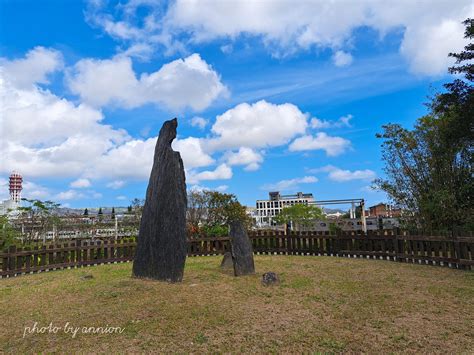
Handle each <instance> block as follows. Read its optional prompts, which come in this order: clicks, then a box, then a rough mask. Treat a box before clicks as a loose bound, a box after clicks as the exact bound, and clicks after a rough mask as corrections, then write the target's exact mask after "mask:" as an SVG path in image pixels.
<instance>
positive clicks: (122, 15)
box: [86, 0, 474, 75]
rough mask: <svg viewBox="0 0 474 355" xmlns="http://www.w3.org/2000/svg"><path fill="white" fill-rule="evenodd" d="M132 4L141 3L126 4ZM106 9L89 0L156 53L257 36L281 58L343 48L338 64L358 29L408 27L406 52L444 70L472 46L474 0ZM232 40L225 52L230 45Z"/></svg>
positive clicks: (420, 67) (118, 34)
mask: <svg viewBox="0 0 474 355" xmlns="http://www.w3.org/2000/svg"><path fill="white" fill-rule="evenodd" d="M130 3H132V4H134V5H133V6H130V7H129V6H127V5H128V4H130ZM139 8H142V10H143V9H145V10H148V11H147V12H146V15H145V16H144V18H141V19H139V16H140V15H139V14H141V13H143V11H138V9H139ZM125 9H128V10H125ZM105 11H106V10H105V6H103V5H102V2H96V1H90V4H89V7H88V11H87V12H86V18H87V20H88V21H89V23H91V24H92V25H94V26H97V27H100V28H102V29H103V30H104V31H105V32H106V33H108V34H109V35H111V36H112V37H113V38H115V39H118V40H120V41H121V42H122V43H125V44H126V45H128V46H129V47H130V48H134V47H135V46H142V47H144V46H148V47H151V48H153V49H154V50H155V51H156V50H157V46H163V47H164V48H165V50H166V52H167V53H168V54H169V53H173V52H176V51H183V50H184V45H183V43H186V42H187V43H191V44H195V43H199V42H208V41H212V40H215V39H218V40H222V39H227V40H230V41H232V42H234V41H236V40H237V39H244V40H245V39H246V38H248V37H252V36H253V37H256V38H258V39H261V41H262V43H263V44H264V46H265V47H266V48H267V49H268V51H270V52H271V53H272V54H273V55H274V56H287V55H291V54H294V53H296V52H298V51H308V50H311V49H316V50H317V49H320V48H329V49H331V50H333V51H335V53H336V54H335V56H334V58H333V60H334V61H335V64H336V65H343V64H344V65H347V64H349V61H350V59H349V58H350V57H349V56H348V54H347V53H346V51H347V50H350V49H352V47H353V45H354V41H353V37H354V33H355V31H356V30H357V29H359V28H362V27H368V28H371V29H373V30H375V31H377V32H378V33H379V34H380V36H381V37H383V36H385V35H386V34H387V33H389V32H399V33H403V38H402V41H401V45H400V52H401V54H402V55H403V56H404V57H405V58H406V59H407V61H408V63H409V66H410V68H411V69H412V70H413V71H414V72H416V73H421V74H428V75H437V74H442V73H445V72H446V69H447V66H448V65H449V63H452V58H450V59H448V58H447V55H448V53H449V52H457V51H459V50H461V49H462V48H463V46H464V45H466V44H467V41H466V40H463V39H462V37H463V29H462V26H461V25H460V23H461V21H463V20H464V19H466V18H468V17H473V16H474V5H473V3H472V1H471V0H456V1H410V0H401V1H396V2H394V1H391V0H383V1H374V0H359V1H346V0H335V1H331V2H330V3H328V2H327V1H322V0H316V1H296V2H295V1H291V0H280V1H257V2H256V1H238V0H230V1H225V2H219V3H216V2H215V1H205V2H201V1H188V0H177V1H175V2H173V3H172V4H171V5H170V6H169V7H168V9H167V10H165V11H164V10H163V7H162V5H160V4H159V2H153V3H151V2H146V3H140V4H139V5H136V4H135V1H134V0H132V1H129V2H128V3H127V2H121V3H120V5H118V6H116V7H115V8H114V9H113V10H112V11H110V13H106V12H105ZM112 14H113V15H114V16H116V17H115V18H114V16H113V15H112ZM137 24H140V25H137ZM227 46H229V45H225V46H222V48H221V50H222V51H226V50H228V49H227ZM147 50H148V51H149V49H147ZM141 51H145V50H144V49H143V48H142V49H141ZM141 51H138V50H137V49H134V51H132V52H138V53H140V52H141ZM337 53H339V54H337Z"/></svg>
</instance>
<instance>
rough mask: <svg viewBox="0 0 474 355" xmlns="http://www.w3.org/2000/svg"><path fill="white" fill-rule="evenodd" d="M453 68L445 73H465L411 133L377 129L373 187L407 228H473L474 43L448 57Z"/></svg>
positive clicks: (471, 27) (472, 29) (472, 28)
mask: <svg viewBox="0 0 474 355" xmlns="http://www.w3.org/2000/svg"><path fill="white" fill-rule="evenodd" d="M464 24H465V25H466V32H465V36H466V38H468V39H471V40H472V39H473V38H474V21H473V20H472V19H468V20H466V21H464ZM450 56H451V57H454V58H456V63H457V64H461V63H463V62H465V61H468V64H463V65H457V66H454V67H452V68H450V69H449V71H450V72H451V73H458V74H465V78H464V79H461V78H458V79H455V80H454V81H453V82H451V83H448V84H445V85H444V87H445V89H446V91H445V92H443V93H439V94H437V95H436V96H434V97H433V98H432V99H431V102H429V103H428V104H427V106H428V108H429V109H430V111H429V114H428V115H426V116H424V117H421V118H419V119H418V121H417V122H416V124H415V126H414V128H413V129H412V130H408V129H405V128H403V127H401V126H400V125H397V124H388V125H385V126H382V128H383V133H382V134H379V135H377V137H378V138H381V139H383V143H382V158H383V160H384V162H385V168H384V170H385V173H386V176H387V177H386V178H385V179H378V180H376V181H375V183H376V186H377V187H378V188H380V189H382V190H384V191H385V192H387V193H388V195H389V196H390V198H391V199H392V200H393V201H394V202H395V203H396V204H398V205H400V206H401V207H402V208H404V209H405V210H406V211H407V212H408V213H405V222H407V224H408V226H409V227H417V228H424V229H429V230H451V231H453V230H455V229H458V228H463V229H471V230H472V229H473V228H474V209H473V205H474V204H473V200H472V199H473V196H474V181H473V155H472V152H473V141H474V137H473V136H474V120H473V117H474V90H473V86H472V81H473V78H474V65H473V64H472V62H470V61H471V60H472V59H473V58H474V44H473V43H472V42H471V43H469V44H468V45H467V46H466V47H465V51H463V52H461V53H458V54H456V53H451V54H450Z"/></svg>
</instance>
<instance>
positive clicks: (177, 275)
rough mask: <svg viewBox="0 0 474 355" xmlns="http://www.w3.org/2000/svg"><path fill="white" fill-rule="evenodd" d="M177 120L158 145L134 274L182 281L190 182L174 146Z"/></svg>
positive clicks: (169, 123) (168, 126)
mask: <svg viewBox="0 0 474 355" xmlns="http://www.w3.org/2000/svg"><path fill="white" fill-rule="evenodd" d="M177 126H178V121H177V119H176V118H175V119H173V120H170V121H166V122H165V123H164V124H163V126H162V127H161V130H160V135H159V137H158V142H157V143H156V147H155V156H154V160H153V167H152V169H151V174H150V180H149V182H148V188H147V192H146V200H145V205H144V207H143V213H142V219H141V223H140V231H139V233H138V240H137V248H136V251H135V258H134V261H133V276H135V277H143V278H150V279H155V280H162V281H168V282H179V281H181V280H182V279H183V272H184V263H185V261H186V205H187V195H186V181H185V175H184V167H183V161H182V159H181V156H180V154H179V152H175V151H174V150H173V149H172V148H171V142H172V141H173V140H174V139H175V138H176V127H177Z"/></svg>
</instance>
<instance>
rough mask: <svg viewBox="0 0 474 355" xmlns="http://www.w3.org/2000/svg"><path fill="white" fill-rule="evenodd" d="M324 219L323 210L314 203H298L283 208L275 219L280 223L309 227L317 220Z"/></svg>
mask: <svg viewBox="0 0 474 355" xmlns="http://www.w3.org/2000/svg"><path fill="white" fill-rule="evenodd" d="M318 219H324V213H323V210H322V209H321V208H319V207H316V206H312V205H304V204H300V203H298V204H296V205H293V206H289V207H285V208H283V209H282V210H281V212H280V214H278V215H277V216H276V217H275V218H274V221H275V222H276V223H278V224H289V223H291V224H292V226H293V227H296V228H298V227H301V226H302V227H309V226H311V225H312V224H313V223H314V221H315V220H318Z"/></svg>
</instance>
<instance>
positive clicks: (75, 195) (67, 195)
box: [52, 189, 102, 202]
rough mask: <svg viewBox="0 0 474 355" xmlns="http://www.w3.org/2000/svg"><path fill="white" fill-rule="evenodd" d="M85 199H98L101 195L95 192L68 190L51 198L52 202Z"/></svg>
mask: <svg viewBox="0 0 474 355" xmlns="http://www.w3.org/2000/svg"><path fill="white" fill-rule="evenodd" d="M86 198H93V199H99V198H102V194H101V193H100V192H96V191H93V190H88V191H77V190H73V189H70V190H67V191H62V192H59V193H57V194H55V195H53V196H52V199H53V200H54V201H59V202H62V201H69V200H81V199H86Z"/></svg>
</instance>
